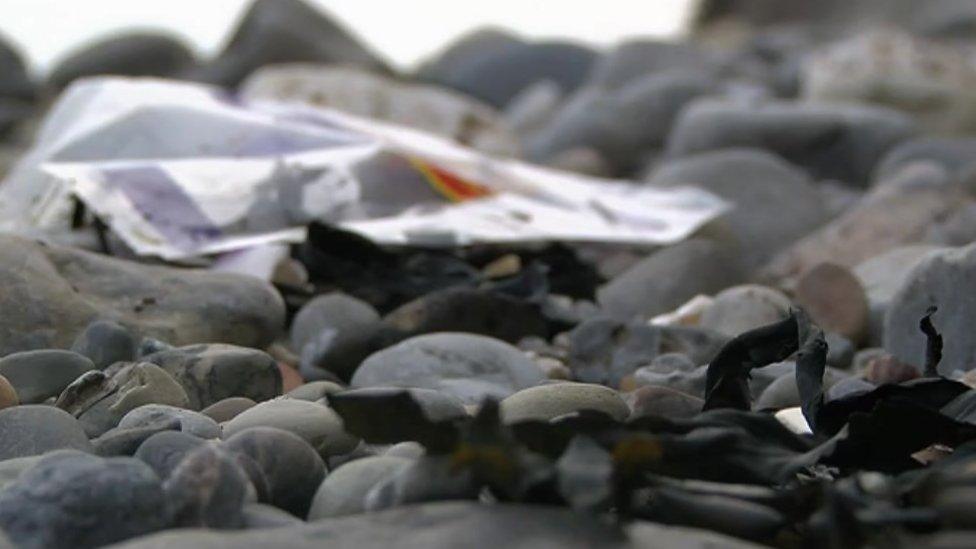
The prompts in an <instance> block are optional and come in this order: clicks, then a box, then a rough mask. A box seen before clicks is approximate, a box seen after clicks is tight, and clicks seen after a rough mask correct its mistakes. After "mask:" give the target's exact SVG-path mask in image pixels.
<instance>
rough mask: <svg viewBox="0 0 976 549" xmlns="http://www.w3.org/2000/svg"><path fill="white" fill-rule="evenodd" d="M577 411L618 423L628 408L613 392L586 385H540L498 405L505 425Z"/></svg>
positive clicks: (545, 418)
mask: <svg viewBox="0 0 976 549" xmlns="http://www.w3.org/2000/svg"><path fill="white" fill-rule="evenodd" d="M580 410H594V411H597V412H603V413H605V414H607V415H609V416H611V417H613V418H614V419H616V420H618V421H623V420H625V419H627V416H629V415H630V408H629V407H628V406H627V403H626V402H624V400H623V399H622V398H620V395H619V394H618V393H617V391H614V390H613V389H610V388H609V387H604V386H603V385H595V384H589V383H569V382H567V383H555V384H552V385H540V386H538V387H532V388H529V389H523V390H521V391H519V392H517V393H515V394H514V395H512V396H510V397H508V398H506V399H505V400H503V401H502V403H501V413H502V418H503V419H504V421H505V423H518V422H520V421H529V420H537V421H547V420H550V419H552V418H554V417H558V416H562V415H565V414H569V413H572V412H577V411H580Z"/></svg>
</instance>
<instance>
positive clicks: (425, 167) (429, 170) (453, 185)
mask: <svg viewBox="0 0 976 549" xmlns="http://www.w3.org/2000/svg"><path fill="white" fill-rule="evenodd" d="M409 160H410V164H411V165H413V167H415V168H417V171H419V172H420V173H421V174H422V175H423V176H424V178H425V179H426V180H427V183H428V184H430V186H431V187H432V188H433V189H434V190H435V191H437V192H438V193H440V194H441V195H442V196H444V198H447V199H448V200H450V201H451V202H464V201H465V200H473V199H475V198H484V197H486V196H491V195H492V194H494V191H492V190H491V189H489V188H488V187H485V186H484V185H479V184H478V183H472V182H471V181H467V180H464V179H462V178H460V177H458V176H456V175H454V174H452V173H451V172H449V171H447V170H445V169H443V168H438V167H437V166H434V165H433V164H431V163H430V162H426V161H424V160H420V159H418V158H410V159H409Z"/></svg>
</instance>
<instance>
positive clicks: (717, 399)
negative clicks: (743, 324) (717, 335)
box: [702, 311, 802, 410]
mask: <svg viewBox="0 0 976 549" xmlns="http://www.w3.org/2000/svg"><path fill="white" fill-rule="evenodd" d="M798 314H802V313H798V312H797V311H792V312H791V313H790V316H789V317H787V318H785V319H783V320H781V321H779V322H776V323H773V324H769V325H766V326H761V327H759V328H756V329H755V330H750V331H748V332H745V333H743V334H740V335H738V336H736V337H735V338H733V339H732V340H731V341H729V342H728V343H726V344H725V346H724V347H722V350H721V351H719V353H718V355H717V356H716V357H715V358H714V359H713V360H712V362H711V363H710V364H709V365H708V372H707V373H706V377H705V406H704V407H703V408H702V409H703V410H711V409H715V408H735V409H738V410H749V408H750V404H751V396H750V394H749V372H750V371H751V370H752V369H754V368H761V367H763V366H767V365H769V364H772V363H774V362H780V361H782V360H785V359H786V358H788V357H789V356H790V355H792V354H793V353H795V352H796V350H797V347H798V343H797V341H798V327H797V326H798V323H797V318H798Z"/></svg>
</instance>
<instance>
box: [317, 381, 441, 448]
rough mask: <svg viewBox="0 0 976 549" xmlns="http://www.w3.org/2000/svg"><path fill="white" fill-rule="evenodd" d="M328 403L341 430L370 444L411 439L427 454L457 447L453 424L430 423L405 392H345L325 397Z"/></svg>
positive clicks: (416, 403)
mask: <svg viewBox="0 0 976 549" xmlns="http://www.w3.org/2000/svg"><path fill="white" fill-rule="evenodd" d="M328 400H329V407H331V408H332V409H333V410H335V411H336V413H338V414H339V416H340V417H342V422H343V425H344V428H345V430H346V431H348V432H350V433H352V434H354V435H356V436H357V437H359V438H361V439H363V440H364V441H366V442H368V443H370V444H396V443H398V442H403V441H405V440H412V441H416V442H418V443H420V444H421V445H423V446H424V447H425V448H426V449H427V451H428V453H431V454H443V453H447V452H450V451H451V450H452V449H453V448H454V447H455V446H456V445H457V442H458V427H457V422H455V421H432V420H431V419H430V418H428V417H427V414H426V413H424V410H423V408H422V407H421V405H420V404H419V403H418V402H417V401H416V400H415V399H414V397H413V395H411V394H410V393H409V392H408V391H406V390H391V391H382V392H375V391H374V392H369V393H361V392H357V391H345V392H339V393H334V394H331V395H329V396H328Z"/></svg>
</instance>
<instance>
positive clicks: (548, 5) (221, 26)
mask: <svg viewBox="0 0 976 549" xmlns="http://www.w3.org/2000/svg"><path fill="white" fill-rule="evenodd" d="M313 1H314V2H315V3H317V4H319V5H322V6H324V7H325V8H326V9H328V10H329V11H331V12H332V13H333V14H334V15H335V16H336V17H337V18H338V19H339V20H340V21H343V22H344V23H345V25H346V26H347V27H348V28H350V29H352V30H353V31H354V32H356V33H357V34H358V35H359V36H361V37H362V38H364V39H365V40H366V41H367V42H368V43H370V44H372V45H373V47H374V48H375V49H376V50H377V51H379V52H380V53H381V54H383V55H386V56H387V57H388V58H389V59H391V60H392V61H393V62H394V63H395V64H397V65H399V66H401V67H410V66H412V65H413V64H415V63H416V62H417V61H419V60H421V59H423V58H424V57H426V56H428V55H430V54H432V53H434V52H436V51H437V50H439V49H440V48H441V47H443V46H444V45H445V44H446V43H448V42H449V41H450V40H451V39H453V38H455V37H457V36H458V35H460V34H462V33H464V32H465V31H466V30H469V29H471V28H475V27H479V26H484V25H495V26H500V27H504V28H508V29H512V30H514V31H516V32H517V33H520V34H522V35H525V36H529V37H537V38H542V37H544V38H551V37H563V38H574V39H577V40H580V41H583V42H587V43H591V44H596V45H608V44H612V43H614V42H617V41H618V40H620V39H621V38H624V37H630V36H673V35H675V34H677V33H678V32H680V30H681V28H682V25H683V24H684V21H685V20H686V18H687V17H688V15H689V8H690V5H691V3H692V0H602V1H597V2H594V1H593V0H535V1H532V0H487V1H473V2H472V1H464V0H313ZM248 3H249V1H248V0H0V33H2V34H4V35H6V36H7V37H9V38H12V39H13V40H14V41H15V42H16V43H17V44H18V45H19V47H20V50H21V52H22V53H24V54H25V55H26V56H27V57H28V58H29V60H30V62H31V64H32V66H33V67H34V69H35V70H44V69H45V68H46V67H49V66H50V65H51V63H52V62H54V61H56V60H57V59H58V57H60V56H62V55H63V54H64V53H66V52H67V51H68V50H70V49H71V48H72V47H74V46H76V45H78V44H79V43H81V42H84V41H85V40H87V39H90V38H93V37H96V36H98V35H100V34H102V33H104V32H106V31H111V30H116V29H124V28H131V27H143V28H156V29H166V30H169V31H172V32H175V33H176V34H179V35H181V36H183V37H184V38H185V39H187V40H188V41H189V42H190V43H192V44H193V45H194V46H195V47H197V49H198V50H199V51H200V52H201V53H204V54H207V53H212V52H214V51H216V50H217V49H218V48H219V47H220V45H221V44H222V43H223V41H224V39H225V37H226V35H227V33H228V32H229V31H230V30H231V28H232V26H233V21H234V20H235V19H236V17H237V16H238V14H239V13H240V12H241V11H242V10H243V8H244V7H245V6H246V5H247V4H248Z"/></svg>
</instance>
